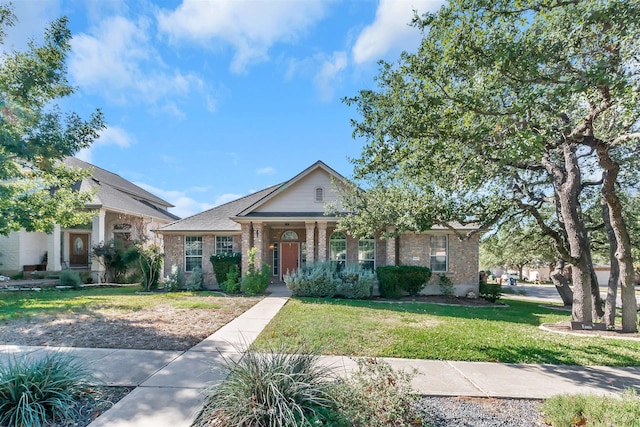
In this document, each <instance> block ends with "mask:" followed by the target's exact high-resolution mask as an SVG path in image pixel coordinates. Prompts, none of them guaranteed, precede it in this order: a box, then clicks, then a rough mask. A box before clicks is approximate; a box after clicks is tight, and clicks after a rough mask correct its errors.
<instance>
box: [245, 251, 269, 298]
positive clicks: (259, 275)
mask: <svg viewBox="0 0 640 427" xmlns="http://www.w3.org/2000/svg"><path fill="white" fill-rule="evenodd" d="M256 251H257V249H256V248H255V247H253V248H251V249H249V252H248V254H247V255H248V256H249V269H248V271H247V273H246V274H245V276H244V278H243V279H242V283H241V285H240V289H242V292H244V293H245V294H247V295H258V294H262V293H264V292H265V291H266V290H267V288H268V287H269V282H270V281H271V267H270V266H269V265H268V264H262V268H261V270H260V271H257V270H256V267H255V257H256Z"/></svg>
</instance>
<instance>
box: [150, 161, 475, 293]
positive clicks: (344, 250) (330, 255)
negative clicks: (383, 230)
mask: <svg viewBox="0 0 640 427" xmlns="http://www.w3.org/2000/svg"><path fill="white" fill-rule="evenodd" d="M345 182H346V180H345V178H344V177H342V176H341V175H340V174H339V173H337V172H336V171H334V170H333V169H331V168H330V167H329V166H327V165H326V164H325V163H323V162H321V161H318V162H316V163H314V164H313V165H311V166H310V167H308V168H306V169H305V170H303V171H302V172H300V173H299V174H298V175H296V176H294V177H293V178H291V179H290V180H288V181H286V182H284V183H282V184H279V185H274V186H271V187H268V188H265V189H263V190H260V191H258V192H255V193H253V194H250V195H248V196H245V197H242V198H239V199H237V200H235V201H232V202H229V203H226V204H224V205H220V206H217V207H214V208H213V209H209V210H207V211H204V212H201V213H198V214H196V215H193V216H190V217H187V218H184V219H181V220H178V221H176V222H173V223H171V224H168V225H165V226H163V227H160V228H159V229H158V230H157V231H158V233H160V234H162V235H163V237H164V238H163V240H164V254H165V263H164V268H165V275H169V274H170V272H171V269H172V267H173V266H176V267H178V268H180V269H182V270H183V271H185V272H186V273H187V275H188V274H189V273H190V272H191V271H192V270H193V269H194V268H195V267H196V266H199V267H201V268H202V271H203V273H204V277H205V284H206V285H207V286H214V285H216V282H215V277H214V274H213V266H212V264H211V262H210V261H209V258H210V256H211V255H212V254H220V253H233V252H240V253H241V254H242V271H243V272H246V271H247V268H248V257H247V252H248V251H249V249H250V248H252V247H256V248H257V252H256V255H255V264H256V266H259V265H262V263H267V264H269V265H270V268H271V273H272V278H271V279H272V282H280V281H282V279H283V275H284V274H286V273H287V272H291V271H294V270H296V269H297V268H299V267H300V266H302V265H305V264H308V263H313V262H319V261H330V262H335V263H346V264H348V265H355V264H358V265H361V266H363V267H365V268H371V269H373V268H375V267H377V266H385V265H421V266H427V267H430V268H431V269H432V271H433V273H434V274H433V278H432V283H433V284H431V285H430V286H428V287H427V288H426V289H425V293H435V294H437V293H439V292H440V289H439V286H438V285H437V281H438V278H439V275H441V274H444V275H446V276H448V277H449V278H450V279H451V281H452V282H453V284H454V289H455V292H456V294H458V295H466V294H467V293H468V292H469V291H473V292H475V293H476V295H477V292H478V282H479V279H478V248H479V246H478V240H479V237H478V236H473V237H471V238H469V239H466V240H460V239H458V238H457V236H456V234H455V233H454V232H453V231H451V230H449V229H447V228H444V227H434V228H433V229H432V230H430V231H428V232H424V233H405V234H402V235H401V236H399V237H396V238H391V239H384V238H381V236H380V234H376V235H375V236H371V238H369V239H356V238H354V237H352V236H350V235H348V234H345V233H343V232H341V231H337V230H336V226H337V223H338V221H339V217H338V216H332V215H327V214H326V213H325V205H326V204H327V203H331V204H334V205H336V206H337V205H339V194H338V191H337V187H336V186H339V185H341V183H345ZM338 212H340V210H339V209H338ZM464 228H465V227H464V226H460V229H464ZM466 231H469V227H468V226H467V229H466Z"/></svg>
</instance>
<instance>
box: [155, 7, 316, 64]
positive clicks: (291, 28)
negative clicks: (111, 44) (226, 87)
mask: <svg viewBox="0 0 640 427" xmlns="http://www.w3.org/2000/svg"><path fill="white" fill-rule="evenodd" d="M324 9H325V4H324V3H323V2H321V1H318V0H304V1H297V0H279V1H255V0H218V1H201V0H184V1H183V2H182V4H181V5H180V6H178V8H177V9H175V10H173V11H167V10H164V11H162V12H160V13H159V14H158V26H159V28H160V30H161V31H163V32H165V33H167V34H168V35H169V36H170V37H171V38H172V39H175V40H180V39H184V40H190V41H196V42H199V43H201V44H203V45H206V46H208V47H211V45H212V43H213V42H215V41H216V40H217V41H219V42H220V44H221V45H223V46H225V45H229V46H231V47H232V48H233V49H234V50H235V55H234V57H233V60H232V62H231V66H230V67H231V70H232V71H233V72H236V73H242V72H245V71H246V69H247V67H249V66H250V65H252V64H256V63H259V62H262V61H265V60H267V59H268V58H269V49H270V48H271V47H272V46H273V45H275V44H276V43H280V42H293V41H295V40H296V39H297V38H298V37H300V35H301V34H303V33H304V32H305V31H306V30H307V29H308V28H309V27H310V26H312V25H313V24H314V23H315V22H317V21H319V20H320V19H322V17H323V15H324ZM214 46H215V45H214Z"/></svg>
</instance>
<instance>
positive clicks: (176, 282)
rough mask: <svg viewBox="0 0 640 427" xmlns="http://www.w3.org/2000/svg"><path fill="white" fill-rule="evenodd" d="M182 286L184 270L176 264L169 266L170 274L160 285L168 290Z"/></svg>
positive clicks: (175, 290) (174, 290)
mask: <svg viewBox="0 0 640 427" xmlns="http://www.w3.org/2000/svg"><path fill="white" fill-rule="evenodd" d="M183 286H184V272H183V271H182V269H181V268H179V267H178V266H177V265H175V264H173V265H172V266H171V274H169V275H168V276H167V277H165V278H164V280H162V287H163V288H164V289H165V290H166V291H168V292H177V291H179V290H180V289H182V287H183Z"/></svg>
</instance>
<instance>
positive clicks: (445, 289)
mask: <svg viewBox="0 0 640 427" xmlns="http://www.w3.org/2000/svg"><path fill="white" fill-rule="evenodd" d="M438 284H439V285H440V293H441V294H442V295H447V296H451V295H453V283H451V279H449V278H448V277H447V276H446V275H444V274H441V275H440V278H439V279H438Z"/></svg>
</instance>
